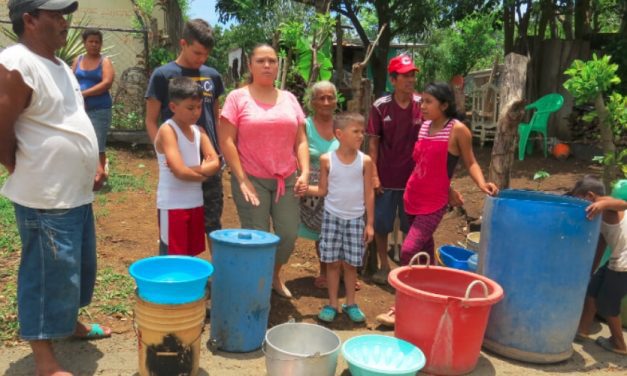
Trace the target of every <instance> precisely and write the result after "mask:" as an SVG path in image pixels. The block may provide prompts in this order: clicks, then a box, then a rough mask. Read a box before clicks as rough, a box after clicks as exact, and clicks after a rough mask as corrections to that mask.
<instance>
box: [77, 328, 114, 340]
mask: <svg viewBox="0 0 627 376" xmlns="http://www.w3.org/2000/svg"><path fill="white" fill-rule="evenodd" d="M82 325H84V324H82ZM88 325H89V327H90V330H89V332H87V333H86V334H84V335H77V334H74V335H73V337H74V338H76V339H83V340H92V339H102V338H109V337H111V329H109V328H106V327H104V328H103V327H102V326H100V325H99V324H88ZM105 329H108V330H109V331H108V332H106V331H105Z"/></svg>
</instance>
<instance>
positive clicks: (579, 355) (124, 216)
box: [0, 147, 627, 375]
mask: <svg viewBox="0 0 627 376" xmlns="http://www.w3.org/2000/svg"><path fill="white" fill-rule="evenodd" d="M475 152H476V154H477V158H478V160H479V163H480V164H481V166H482V168H483V171H484V172H485V171H487V167H488V164H489V159H490V155H489V153H490V149H489V147H486V148H483V149H481V148H478V147H477V148H476V150H475ZM115 154H116V156H117V158H116V165H115V166H114V167H115V168H117V169H120V170H123V171H125V172H126V173H132V174H134V175H137V176H141V175H145V174H146V173H147V179H148V186H149V187H150V191H149V192H144V191H127V192H118V193H114V192H108V193H105V194H104V196H106V200H105V199H97V200H96V202H95V212H96V216H97V233H98V254H99V267H100V268H102V267H104V266H109V267H112V268H114V269H115V270H117V271H118V272H120V273H126V271H127V269H128V266H129V265H130V264H131V263H132V262H134V261H135V260H138V259H140V258H143V257H147V256H152V255H155V254H156V252H157V248H158V245H157V239H158V235H157V221H156V209H155V191H156V181H157V166H156V158H155V156H154V153H153V152H152V151H148V150H143V149H140V150H137V149H135V150H130V149H125V148H115ZM460 164H461V163H460ZM538 170H545V171H547V172H548V173H549V174H550V177H549V178H547V179H545V180H544V181H542V182H537V181H534V180H533V175H534V173H535V172H536V171H538ZM599 171H600V170H599V168H598V167H597V166H593V165H591V164H590V163H588V162H583V161H580V160H577V159H575V158H572V157H571V158H569V159H567V160H563V161H560V160H555V159H552V158H549V159H544V158H542V157H541V156H540V155H534V156H532V157H529V158H528V159H526V160H525V161H523V162H519V161H516V162H515V164H514V169H513V174H512V184H511V185H512V188H517V189H541V190H547V191H559V192H563V191H566V190H567V189H569V188H570V187H571V186H572V185H573V183H574V182H575V180H576V179H577V178H578V177H580V176H581V175H583V174H585V173H598V172H599ZM455 176H456V177H455V178H454V180H453V186H454V187H455V188H456V189H457V190H459V191H460V192H461V193H462V194H463V196H464V199H465V206H464V208H465V210H466V214H465V215H464V214H461V213H460V212H459V211H453V212H450V213H448V214H447V215H446V216H445V218H444V220H443V221H442V223H441V225H440V227H439V228H438V231H437V232H436V234H435V240H436V247H438V246H440V245H442V244H455V243H457V242H459V241H463V240H464V239H465V236H466V233H467V232H468V221H469V220H473V219H476V218H479V217H480V216H481V209H482V206H483V198H484V195H483V194H482V193H481V192H480V191H479V190H478V189H477V188H476V187H475V185H474V183H473V182H472V180H471V179H470V177H469V176H468V174H467V173H466V172H465V170H464V169H463V168H461V167H458V171H457V172H456V174H455ZM224 185H225V200H224V202H225V207H224V214H223V217H222V223H223V227H224V228H238V227H239V224H238V219H237V213H236V211H235V207H234V204H233V200H232V198H231V194H230V184H229V179H228V173H225V176H224ZM203 257H208V256H207V252H205V254H204V256H203ZM317 270H318V262H317V258H316V255H315V250H314V244H313V242H311V241H306V240H302V239H299V240H298V241H297V244H296V249H295V251H294V253H293V255H292V257H291V259H290V262H289V264H288V265H287V266H286V267H285V268H284V273H285V274H284V275H285V279H286V284H287V286H288V287H289V288H290V290H291V291H292V292H293V294H294V297H295V298H294V299H291V300H286V299H282V298H279V297H277V296H276V295H273V296H272V302H271V303H272V305H271V307H272V308H271V311H270V323H269V325H270V326H273V325H277V324H280V323H283V322H286V321H288V320H289V319H294V320H296V321H302V322H312V323H313V322H316V315H317V314H318V312H319V310H320V308H321V307H322V306H323V305H324V304H325V302H326V291H325V290H321V289H316V288H315V287H314V286H313V280H314V278H315V276H316V275H317ZM361 284H362V289H361V291H359V292H358V294H357V299H358V303H359V304H360V307H361V308H362V309H363V311H364V312H365V314H366V316H367V318H368V319H367V322H366V324H364V325H354V324H353V323H352V322H350V320H348V319H347V318H346V317H344V316H342V315H340V316H339V319H338V320H336V322H335V323H333V324H332V325H330V328H331V329H333V330H336V331H338V332H339V333H342V336H343V337H344V338H348V337H349V336H352V335H355V334H359V333H363V332H372V331H381V330H384V328H381V327H379V326H378V325H377V323H376V321H375V320H374V319H375V317H376V315H377V314H379V313H381V312H383V311H384V310H385V309H387V307H390V306H391V305H392V304H393V302H394V295H393V289H392V288H390V287H381V286H378V285H375V284H373V283H371V282H370V280H369V278H368V277H367V276H364V277H363V278H362V281H361ZM91 319H92V320H94V321H98V322H101V323H103V324H105V325H109V326H111V327H112V328H113V329H114V332H115V333H116V334H115V335H114V337H113V339H107V340H101V341H97V342H93V343H85V342H76V341H63V342H61V343H60V344H59V346H58V348H59V355H60V358H61V359H64V362H65V363H66V365H67V367H68V368H70V369H74V370H76V372H78V374H85V375H91V374H99V375H129V374H133V373H134V372H135V371H136V369H137V368H136V364H137V352H136V348H135V334H134V332H133V329H132V319H131V318H129V317H125V316H121V315H117V316H96V317H91ZM604 330H606V328H604ZM206 332H207V330H206V331H205V336H206ZM386 333H387V334H393V333H392V332H390V331H387V332H386ZM204 343H206V341H203V346H202V347H203V361H206V362H207V363H203V362H201V366H202V367H203V370H204V371H203V372H205V373H204V374H212V375H262V374H264V373H265V366H264V363H263V354H262V353H261V352H260V351H257V352H255V353H250V354H243V355H233V354H226V353H219V354H217V355H213V356H212V355H210V354H209V353H208V350H207V349H206V346H205V345H204ZM596 347H597V346H596V345H594V344H584V345H575V348H576V353H575V356H573V358H571V359H570V360H568V361H567V362H563V363H560V364H558V365H556V366H547V367H537V366H531V365H526V364H522V363H517V362H513V361H509V360H505V359H501V358H498V357H495V356H493V355H490V354H483V353H482V357H481V359H480V362H479V367H478V368H477V370H476V371H475V372H473V374H474V375H523V374H524V375H532V374H558V373H572V374H580V373H586V374H594V375H597V374H598V375H601V374H613V375H614V374H615V375H618V374H624V372H625V370H626V369H627V360H626V358H627V357H622V358H621V357H619V356H616V355H613V354H609V353H606V352H604V351H602V350H599V349H597V348H596ZM0 354H3V355H2V356H0V374H6V375H29V374H32V372H33V365H32V363H33V362H32V355H30V352H29V349H28V347H26V346H25V345H24V344H19V345H18V346H16V347H11V348H7V347H4V348H3V347H0ZM203 364H206V365H203ZM342 367H343V368H342ZM345 368H346V365H345V363H340V367H338V372H339V373H338V374H340V373H341V372H345V373H341V374H342V375H348V372H347V371H344V370H345ZM201 374H202V373H201Z"/></svg>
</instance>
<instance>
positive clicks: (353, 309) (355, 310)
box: [342, 304, 366, 322]
mask: <svg viewBox="0 0 627 376" xmlns="http://www.w3.org/2000/svg"><path fill="white" fill-rule="evenodd" d="M342 312H344V313H346V314H347V315H348V318H349V319H351V321H352V322H364V321H366V315H364V313H363V312H362V311H361V309H359V306H358V305H357V304H351V305H346V304H342Z"/></svg>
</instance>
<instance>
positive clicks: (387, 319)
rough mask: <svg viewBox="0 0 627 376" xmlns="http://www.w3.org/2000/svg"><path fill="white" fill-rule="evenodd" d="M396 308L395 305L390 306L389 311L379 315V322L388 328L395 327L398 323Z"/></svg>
mask: <svg viewBox="0 0 627 376" xmlns="http://www.w3.org/2000/svg"><path fill="white" fill-rule="evenodd" d="M395 313H396V312H395V310H394V307H392V308H390V310H389V311H387V312H386V313H382V314H380V315H378V316H377V322H378V323H379V324H381V325H383V326H386V327H388V328H393V327H394V324H395V323H396V320H395V319H396V317H395V316H396V315H395Z"/></svg>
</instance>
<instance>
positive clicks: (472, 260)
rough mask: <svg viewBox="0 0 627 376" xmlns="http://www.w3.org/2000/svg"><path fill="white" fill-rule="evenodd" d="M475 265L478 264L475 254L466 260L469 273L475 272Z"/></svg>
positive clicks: (477, 256)
mask: <svg viewBox="0 0 627 376" xmlns="http://www.w3.org/2000/svg"><path fill="white" fill-rule="evenodd" d="M477 264H479V255H477V254H476V253H475V254H474V255H472V256H470V257H469V258H468V270H470V271H471V272H476V271H477Z"/></svg>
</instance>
